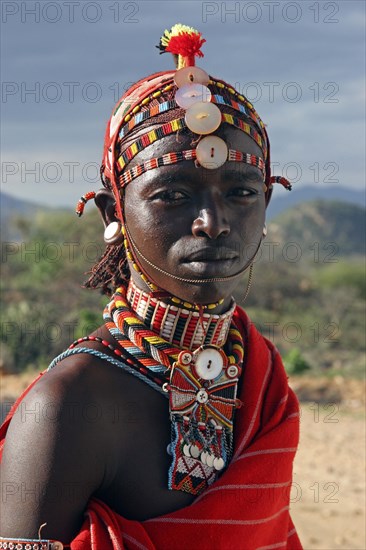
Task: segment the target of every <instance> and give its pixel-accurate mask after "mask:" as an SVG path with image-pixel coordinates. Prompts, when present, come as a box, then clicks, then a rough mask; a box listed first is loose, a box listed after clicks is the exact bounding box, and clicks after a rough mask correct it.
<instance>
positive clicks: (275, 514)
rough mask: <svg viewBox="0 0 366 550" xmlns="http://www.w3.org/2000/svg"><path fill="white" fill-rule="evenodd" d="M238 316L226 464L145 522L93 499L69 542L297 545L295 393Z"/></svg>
mask: <svg viewBox="0 0 366 550" xmlns="http://www.w3.org/2000/svg"><path fill="white" fill-rule="evenodd" d="M235 321H236V323H237V324H238V326H239V327H241V328H242V329H243V332H244V333H245V334H246V335H247V337H246V360H245V366H244V369H243V376H244V378H243V383H242V389H241V395H240V399H241V400H242V402H243V406H242V408H241V409H239V410H238V411H237V416H236V421H235V432H234V435H235V452H234V456H233V459H232V462H231V464H230V466H229V467H228V469H227V470H226V471H225V472H224V474H223V475H222V476H221V477H220V479H219V480H218V481H216V482H215V483H214V484H213V485H211V486H210V487H209V489H207V490H206V491H205V492H204V493H203V494H201V495H200V496H199V497H197V498H196V499H195V501H194V502H193V504H191V505H190V506H187V507H185V508H183V509H181V510H178V511H176V512H173V513H170V514H167V515H164V516H159V517H156V518H153V519H150V520H147V521H144V522H138V521H130V520H126V519H125V518H123V517H122V516H120V515H119V514H117V513H115V512H114V511H113V510H111V509H110V508H109V507H108V506H107V505H106V504H104V503H103V502H102V501H100V500H98V499H95V498H93V499H91V501H90V502H89V503H88V507H87V510H86V512H85V520H84V524H83V526H82V528H81V530H80V533H79V534H78V535H77V536H76V538H75V539H74V540H73V542H72V543H71V548H72V550H87V549H90V548H91V549H93V550H97V549H98V550H99V549H100V550H109V549H111V550H117V549H118V550H119V549H121V550H122V549H125V548H128V549H131V550H135V549H139V550H153V549H157V550H193V549H196V548H199V549H200V550H234V549H235V550H270V549H284V548H285V549H292V550H301V548H302V547H301V544H300V541H299V539H298V536H297V534H296V529H295V528H294V526H293V523H292V521H291V517H290V513H289V506H290V488H291V482H292V463H293V459H294V455H295V452H296V448H297V445H298V432H299V408H298V401H297V399H296V397H295V395H294V393H293V391H292V390H291V389H290V388H289V387H288V383H287V377H286V373H285V370H284V367H283V364H282V361H281V358H280V356H279V354H278V352H277V350H276V349H275V347H274V346H273V344H271V342H269V341H267V340H266V339H265V338H263V337H262V336H261V335H260V334H259V333H258V331H257V330H256V328H255V327H254V326H253V325H251V324H250V321H249V319H248V318H247V317H246V315H245V313H244V312H243V311H242V310H240V309H239V308H237V311H236V314H235ZM21 398H22V396H21ZM21 398H20V399H21ZM20 399H19V400H18V402H19V401H20ZM18 402H17V403H18ZM16 406H17V404H16ZM14 409H15V407H14V408H13V410H14ZM11 414H12V411H11V412H10V413H9V417H8V418H7V419H6V421H5V423H4V424H3V426H2V428H1V430H0V438H1V439H3V438H4V437H5V434H6V429H7V425H8V423H9V421H10V416H11Z"/></svg>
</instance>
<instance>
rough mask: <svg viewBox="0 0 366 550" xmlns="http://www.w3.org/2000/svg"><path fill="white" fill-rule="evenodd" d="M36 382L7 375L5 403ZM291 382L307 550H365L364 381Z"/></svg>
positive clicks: (300, 519) (296, 513)
mask: <svg viewBox="0 0 366 550" xmlns="http://www.w3.org/2000/svg"><path fill="white" fill-rule="evenodd" d="M33 379H34V374H32V373H26V374H23V375H20V376H3V377H2V378H1V382H0V400H1V401H2V403H4V402H5V403H6V402H8V403H9V402H10V401H11V400H13V399H15V397H17V396H18V395H19V394H20V393H21V391H22V390H23V389H24V388H26V387H27V385H28V383H29V382H30V381H31V380H33ZM290 382H291V385H292V387H293V388H294V389H295V391H296V393H297V395H298V396H299V398H300V400H301V423H300V429H301V436H300V446H299V450H298V453H297V456H296V460H295V465H294V483H293V488H292V493H291V501H292V504H291V510H292V518H293V521H294V523H295V525H296V527H297V530H298V533H299V536H300V540H301V541H302V544H303V546H304V549H305V550H339V549H342V550H353V549H357V550H366V527H365V526H366V517H365V507H366V501H365V463H366V462H365V449H366V441H365V439H366V437H365V436H366V432H365V386H364V383H363V382H362V381H360V380H349V379H344V378H342V377H337V378H335V379H333V380H332V381H330V380H328V379H325V378H324V379H322V378H316V379H311V378H309V377H307V378H305V377H301V378H298V379H292V380H291V381H290ZM6 408H8V407H7V406H6V404H5V407H4V406H3V408H2V413H3V414H4V413H6Z"/></svg>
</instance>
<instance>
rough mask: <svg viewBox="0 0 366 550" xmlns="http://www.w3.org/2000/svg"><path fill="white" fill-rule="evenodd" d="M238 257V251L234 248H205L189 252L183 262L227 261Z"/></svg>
mask: <svg viewBox="0 0 366 550" xmlns="http://www.w3.org/2000/svg"><path fill="white" fill-rule="evenodd" d="M236 258H238V253H237V252H236V251H234V250H230V249H223V248H214V249H212V248H204V249H201V250H197V251H195V252H192V254H189V255H188V256H187V257H186V258H185V259H184V260H183V263H190V262H225V261H228V260H235V259H236Z"/></svg>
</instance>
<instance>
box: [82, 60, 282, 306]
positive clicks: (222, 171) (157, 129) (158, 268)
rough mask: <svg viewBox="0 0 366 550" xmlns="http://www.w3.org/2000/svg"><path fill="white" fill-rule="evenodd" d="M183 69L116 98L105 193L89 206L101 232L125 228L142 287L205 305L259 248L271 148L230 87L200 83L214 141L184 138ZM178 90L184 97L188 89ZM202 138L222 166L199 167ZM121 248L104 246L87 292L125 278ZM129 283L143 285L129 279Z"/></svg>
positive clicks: (226, 288)
mask: <svg viewBox="0 0 366 550" xmlns="http://www.w3.org/2000/svg"><path fill="white" fill-rule="evenodd" d="M194 70H195V68H194V67H193V69H192V70H191V73H192V75H193V76H192V75H190V77H191V78H195V77H196V73H194ZM184 71H186V69H184V70H183V71H182V70H181V71H177V72H176V73H172V72H169V73H158V74H156V75H152V76H151V77H148V79H144V80H142V81H140V82H138V83H137V84H136V85H134V86H133V87H132V88H131V89H130V90H128V91H127V92H126V94H125V95H124V96H123V97H122V98H121V100H120V102H119V103H118V104H117V107H116V109H115V111H114V113H113V115H112V117H111V119H110V121H109V123H108V126H107V131H106V138H105V147H104V160H103V165H102V173H103V182H104V184H105V187H106V188H107V190H108V191H103V192H99V193H98V194H97V196H96V199H95V200H96V203H97V205H98V207H99V209H100V210H101V212H102V215H103V218H104V221H105V224H106V225H108V224H109V223H111V221H115V220H117V221H118V222H120V223H121V224H122V225H125V226H126V231H125V245H127V248H129V249H130V250H129V255H130V260H131V261H130V266H131V264H135V267H137V268H138V269H137V271H139V272H140V274H141V273H142V274H145V277H144V279H145V280H147V282H148V281H152V282H153V283H154V285H155V286H157V287H158V288H162V289H164V290H166V291H167V292H169V293H171V294H173V295H175V296H178V297H180V298H182V299H184V300H187V301H193V302H195V303H206V302H207V301H216V299H218V298H222V297H223V296H224V294H225V296H226V295H227V296H229V295H230V294H231V293H232V290H233V289H234V288H235V286H236V285H237V283H238V282H239V277H236V275H239V274H240V273H242V272H243V271H244V270H245V268H246V267H248V266H249V265H250V263H251V262H252V261H253V259H254V256H255V253H256V251H257V249H258V247H259V245H260V241H261V238H262V234H263V225H264V217H265V207H266V205H267V204H268V202H269V200H270V196H271V192H272V185H271V175H270V157H269V142H268V137H267V133H266V130H265V127H264V124H263V123H262V121H261V120H260V118H259V116H258V114H257V113H256V112H255V110H254V108H253V106H252V105H251V104H250V103H249V102H248V101H247V100H246V99H245V98H244V97H243V96H241V95H240V94H239V93H238V92H236V91H235V90H234V89H233V88H232V87H230V85H228V84H226V83H224V82H223V81H220V80H217V79H214V78H212V77H208V76H207V78H210V80H209V83H208V86H207V87H203V88H202V89H204V90H206V91H205V93H206V94H210V95H211V101H210V107H212V108H213V109H216V111H217V112H218V113H219V114H220V116H219V119H220V120H219V125H218V127H216V128H214V129H213V130H212V131H208V132H206V134H209V136H212V137H213V136H214V139H216V141H212V139H211V141H210V139H209V138H207V137H206V136H205V135H203V136H202V135H200V134H197V130H195V129H193V130H194V131H192V126H191V125H190V124H189V119H188V118H187V115H188V112H189V108H188V110H187V109H186V108H184V107H180V106H179V105H178V104H177V101H178V99H177V95H176V94H177V92H178V91H179V90H181V88H180V87H179V86H178V85H177V83H178V84H179V78H180V76H181V75H182V74H184V76H185V78H186V73H187V71H186V73H185V72H184ZM202 73H203V71H202ZM177 75H178V77H177ZM183 84H184V82H183ZM185 89H188V92H189V89H190V85H189V84H188V85H187V86H186V88H183V90H185ZM178 103H179V101H178ZM206 104H207V103H206ZM199 105H200V106H201V107H202V108H201V107H200V108H199V109H200V110H201V111H202V115H200V114H199V116H201V118H204V117H207V116H208V115H207V113H205V106H206V105H205V103H202V102H201V103H199ZM191 110H192V109H191ZM198 132H199V130H198ZM218 138H219V139H218ZM205 140H206V143H205V145H206V146H207V145H208V146H209V149H208V150H209V151H211V153H212V154H211V156H212V157H213V159H214V160H215V159H216V158H217V155H216V151H217V148H216V143H217V142H218V144H219V145H220V146H221V147H222V148H224V150H225V152H224V155H225V158H226V160H225V159H223V161H222V165H221V166H218V167H216V165H215V164H214V163H213V164H212V165H211V166H210V168H204V167H203V166H202V164H203V165H204V163H203V162H202V164H200V162H199V160H200V158H201V157H199V146H200V143H201V144H203V142H204V141H205ZM212 144H215V147H213V146H212V147H211V145H212ZM210 147H211V149H210ZM225 148H226V149H225ZM226 150H227V152H226ZM215 155H216V156H215ZM212 168H213V169H212ZM117 249H118V251H117ZM125 249H126V246H125V247H123V246H118V247H109V248H108V249H107V251H106V254H105V255H104V257H103V258H102V263H101V264H99V266H97V269H95V270H94V274H95V275H94V276H92V278H91V279H90V280H89V282H88V283H89V284H88V286H99V285H100V283H102V284H104V285H105V284H106V282H107V278H109V279H110V280H111V281H112V286H114V285H116V284H121V283H123V281H124V280H126V279H128V278H129V273H128V269H127V264H126V262H125V261H124V258H125V253H126V250H125ZM202 256H207V258H206V260H205V258H202ZM197 258H198V260H197ZM110 260H113V261H110ZM204 260H205V261H204ZM117 261H118V266H117V263H116V262H117ZM122 263H123V267H122ZM121 268H122V269H121ZM113 269H114V270H115V272H114V274H112V273H111V271H113ZM103 270H104V274H101V272H102V271H103ZM133 278H134V279H135V282H136V284H140V285H141V278H139V276H138V275H137V274H136V273H135V274H134V275H133ZM179 279H183V280H185V282H184V281H183V280H179ZM216 279H222V280H220V281H216ZM199 280H210V285H207V284H205V283H200V282H198V281H199ZM187 281H190V282H187ZM192 281H197V283H194V282H192ZM95 283H98V285H96V284H95ZM209 288H210V289H209ZM209 295H210V296H211V297H210V296H209Z"/></svg>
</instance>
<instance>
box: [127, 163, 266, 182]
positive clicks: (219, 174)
mask: <svg viewBox="0 0 366 550" xmlns="http://www.w3.org/2000/svg"><path fill="white" fill-rule="evenodd" d="M213 181H215V182H220V183H222V185H223V186H225V185H230V184H232V183H243V182H250V183H253V184H257V185H261V184H263V176H262V174H261V172H260V170H259V169H258V168H255V167H254V166H250V165H248V164H244V163H239V162H226V163H225V164H224V165H223V166H221V167H220V168H217V169H214V170H206V169H205V168H202V167H199V166H198V167H197V166H195V165H194V163H193V162H184V163H180V164H176V165H170V166H161V167H159V168H156V169H155V170H151V171H147V172H145V173H144V174H142V175H141V176H139V177H137V178H136V179H135V180H134V181H133V182H131V183H130V184H129V185H127V189H128V188H129V187H132V186H138V188H139V189H141V188H142V187H158V186H161V185H167V184H168V185H179V184H182V183H184V184H186V185H192V186H197V187H199V186H200V185H210V183H212V182H213Z"/></svg>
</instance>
